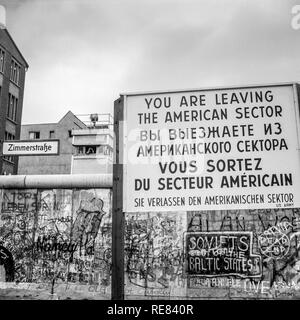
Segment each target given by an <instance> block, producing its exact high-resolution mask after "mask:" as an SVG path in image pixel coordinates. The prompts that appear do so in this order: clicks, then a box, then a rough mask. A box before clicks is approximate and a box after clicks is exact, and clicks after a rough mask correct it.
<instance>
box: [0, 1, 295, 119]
mask: <svg viewBox="0 0 300 320" xmlns="http://www.w3.org/2000/svg"><path fill="white" fill-rule="evenodd" d="M0 4H2V5H4V6H5V7H6V22H7V28H8V31H9V32H10V34H11V35H12V37H13V38H14V40H15V42H16V43H17V45H18V47H19V49H20V51H21V52H22V53H23V55H24V57H25V59H26V60H27V62H28V64H29V69H28V71H27V74H26V82H25V96H24V104H23V118H22V120H23V123H40V122H41V123H43V122H57V121H59V120H60V118H61V117H62V116H63V115H64V114H65V113H66V112H67V111H68V110H71V111H72V112H73V113H75V114H85V113H107V112H111V113H112V112H113V101H114V100H115V99H117V98H118V97H119V94H120V93H124V92H132V91H134V92H135V91H149V90H170V89H188V88H201V87H207V86H211V87H214V86H227V85H228V86H229V85H243V84H261V83H270V82H289V81H300V30H295V29H293V28H292V26H291V19H292V16H293V15H292V12H291V10H292V7H293V6H294V5H296V4H300V1H299V0H295V1H294V0H247V1H245V0H222V1H220V0H180V1H175V0H7V1H6V0H0Z"/></svg>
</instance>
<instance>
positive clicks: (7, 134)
mask: <svg viewBox="0 0 300 320" xmlns="http://www.w3.org/2000/svg"><path fill="white" fill-rule="evenodd" d="M4 139H5V140H15V136H14V135H13V134H12V133H10V132H7V131H5V135H4ZM3 158H4V159H5V160H7V161H10V162H14V158H13V156H3Z"/></svg>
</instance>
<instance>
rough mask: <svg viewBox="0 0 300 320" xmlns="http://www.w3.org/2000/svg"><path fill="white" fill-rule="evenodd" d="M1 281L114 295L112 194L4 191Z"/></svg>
mask: <svg viewBox="0 0 300 320" xmlns="http://www.w3.org/2000/svg"><path fill="white" fill-rule="evenodd" d="M0 199H1V202H0V208H1V212H0V248H1V251H0V252H1V258H0V276H1V281H4V278H5V281H7V282H10V281H15V282H16V283H24V282H29V283H49V284H50V285H52V288H53V287H54V286H55V285H58V284H82V285H93V286H100V287H102V288H104V289H105V290H102V293H103V292H106V293H107V294H110V282H111V191H110V190H98V189H89V190H65V189H62V190H60V189H54V190H2V191H1V197H0Z"/></svg>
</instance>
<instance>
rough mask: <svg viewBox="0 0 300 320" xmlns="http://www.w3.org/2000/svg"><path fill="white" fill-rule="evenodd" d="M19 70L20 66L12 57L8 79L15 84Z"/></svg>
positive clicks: (18, 79) (17, 81)
mask: <svg viewBox="0 0 300 320" xmlns="http://www.w3.org/2000/svg"><path fill="white" fill-rule="evenodd" d="M20 71H21V66H20V65H19V64H18V62H17V61H16V60H15V59H12V60H11V65H10V80H11V81H12V82H14V83H15V84H19V81H20Z"/></svg>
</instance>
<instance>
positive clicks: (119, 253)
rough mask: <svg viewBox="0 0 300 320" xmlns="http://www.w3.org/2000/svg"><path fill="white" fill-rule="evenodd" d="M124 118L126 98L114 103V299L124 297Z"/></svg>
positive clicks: (112, 294) (112, 289) (112, 292)
mask: <svg viewBox="0 0 300 320" xmlns="http://www.w3.org/2000/svg"><path fill="white" fill-rule="evenodd" d="M123 120H124V100H123V97H121V98H119V99H118V100H116V101H115V103H114V134H115V137H114V142H115V147H114V150H115V153H114V157H115V159H114V165H113V208H112V287H111V297H112V300H123V299H124V228H125V223H124V220H125V217H124V212H123V151H122V150H123Z"/></svg>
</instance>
